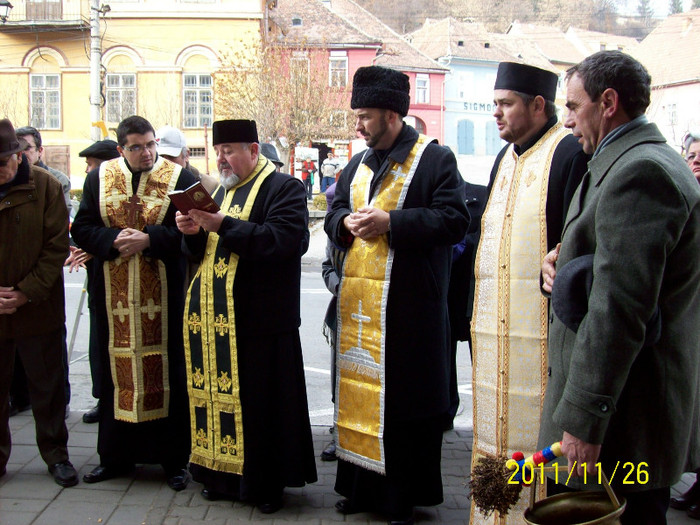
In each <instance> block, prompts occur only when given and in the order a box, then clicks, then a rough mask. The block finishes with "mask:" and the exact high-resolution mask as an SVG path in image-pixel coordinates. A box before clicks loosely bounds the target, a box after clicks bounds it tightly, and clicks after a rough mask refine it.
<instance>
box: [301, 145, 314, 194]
mask: <svg viewBox="0 0 700 525" xmlns="http://www.w3.org/2000/svg"><path fill="white" fill-rule="evenodd" d="M314 173H316V164H314V161H313V160H311V156H310V155H309V156H307V157H306V158H305V159H304V160H303V161H302V163H301V180H302V182H303V183H304V187H305V188H306V198H307V199H309V200H311V199H313V197H314V196H313V188H314Z"/></svg>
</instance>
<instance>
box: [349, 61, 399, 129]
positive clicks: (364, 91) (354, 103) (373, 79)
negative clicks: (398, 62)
mask: <svg viewBox="0 0 700 525" xmlns="http://www.w3.org/2000/svg"><path fill="white" fill-rule="evenodd" d="M410 91H411V85H410V83H409V81H408V76H406V75H405V74H403V73H401V72H400V71H396V70H395V69H388V68H386V67H380V66H368V67H361V68H359V69H358V70H357V71H356V72H355V76H354V77H353V79H352V99H351V100H350V107H351V108H352V109H357V108H382V109H390V110H392V111H396V112H397V113H398V114H399V115H401V116H402V117H405V116H406V115H408V106H409V105H410V103H411V97H410V95H409V93H410Z"/></svg>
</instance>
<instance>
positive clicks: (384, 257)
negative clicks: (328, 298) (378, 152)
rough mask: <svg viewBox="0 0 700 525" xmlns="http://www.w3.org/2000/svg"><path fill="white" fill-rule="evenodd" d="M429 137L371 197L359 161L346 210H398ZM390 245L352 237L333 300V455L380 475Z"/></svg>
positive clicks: (380, 239)
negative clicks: (335, 305)
mask: <svg viewBox="0 0 700 525" xmlns="http://www.w3.org/2000/svg"><path fill="white" fill-rule="evenodd" d="M432 141H433V139H432V138H430V137H426V136H425V135H420V136H419V139H418V141H417V142H416V143H415V145H414V146H413V149H412V150H411V152H410V154H409V156H408V158H407V159H406V161H405V162H404V163H403V164H401V165H398V164H396V163H394V164H392V166H390V168H389V170H388V172H387V174H386V175H385V176H384V179H383V180H382V181H381V183H380V185H379V189H378V191H377V192H376V195H375V196H371V195H370V194H369V192H370V184H371V181H372V178H373V176H374V174H373V173H372V171H371V170H370V169H369V168H368V167H367V166H366V165H365V164H364V163H360V165H359V167H358V168H357V171H356V173H355V177H354V178H353V181H352V184H351V188H350V192H351V203H350V204H351V206H352V210H353V211H355V210H358V209H360V208H362V207H364V206H372V207H375V208H379V209H382V210H384V211H390V210H400V209H402V208H403V203H404V200H405V198H406V193H407V192H408V188H409V186H410V184H411V181H412V180H413V175H414V174H415V172H416V169H417V167H418V163H419V162H420V159H421V156H422V155H423V152H424V151H425V148H426V147H427V145H428V144H429V143H430V142H432ZM393 259H394V250H393V249H391V248H390V247H389V238H388V235H386V234H385V235H381V236H379V237H377V238H374V239H368V240H363V239H360V238H359V237H357V238H355V239H354V241H353V243H352V245H351V246H350V248H349V249H348V252H347V255H346V257H345V263H344V266H343V273H342V275H343V277H342V280H341V283H340V291H339V300H338V334H339V335H338V342H339V345H338V348H339V352H338V358H337V364H336V368H337V373H338V381H337V384H336V404H335V424H336V427H337V436H338V438H337V441H338V442H337V450H336V453H337V455H338V457H340V458H342V459H344V460H346V461H349V462H351V463H354V464H356V465H359V466H361V467H363V468H366V469H369V470H373V471H376V472H379V473H381V474H385V472H386V466H385V458H384V441H383V437H384V395H385V377H386V375H385V365H386V363H385V342H386V341H385V339H386V305H387V300H388V294H389V282H390V277H391V266H392V263H393Z"/></svg>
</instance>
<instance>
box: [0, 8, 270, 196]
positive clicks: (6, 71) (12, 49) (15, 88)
mask: <svg viewBox="0 0 700 525" xmlns="http://www.w3.org/2000/svg"><path fill="white" fill-rule="evenodd" d="M80 3H81V2H79V1H78V0H64V13H67V9H68V7H70V9H71V10H72V11H75V10H76V9H77V7H76V6H77V5H79V4H80ZM82 3H83V4H85V1H84V0H83V2H82ZM111 7H112V11H111V12H109V13H107V14H106V15H105V16H104V18H103V19H101V21H100V24H101V34H102V35H103V37H102V56H103V61H102V65H103V67H104V68H106V69H103V73H135V74H136V97H137V102H136V112H137V114H139V115H142V116H143V117H145V118H147V119H148V120H149V121H150V122H151V124H152V125H153V127H154V128H155V129H158V128H159V127H161V126H163V125H166V124H167V125H171V126H175V127H179V128H180V129H183V126H182V112H183V101H182V89H183V77H182V75H183V72H185V73H199V74H213V73H215V72H216V71H217V69H218V68H219V67H220V57H221V54H222V52H223V51H225V50H226V49H228V48H230V47H234V48H235V47H237V46H243V45H246V44H248V43H249V42H250V41H252V40H259V39H260V21H261V18H262V2H261V1H260V0H221V1H220V2H218V3H216V4H211V5H210V4H200V3H180V2H176V1H164V0H142V2H141V3H139V4H134V3H131V2H129V3H126V4H121V3H116V2H115V3H114V5H112V6H111ZM82 9H83V10H85V6H83V7H82ZM11 20H13V18H11ZM0 49H3V53H2V56H1V57H0V82H2V86H3V89H2V90H0V117H7V118H10V119H11V120H12V122H13V124H14V125H15V126H16V127H19V126H23V125H26V124H28V123H29V121H30V115H29V103H30V99H29V97H30V95H29V78H30V77H29V76H30V74H37V73H58V74H60V82H61V90H60V96H61V128H60V129H58V130H49V129H40V131H41V135H42V139H43V142H44V144H45V145H61V146H68V147H69V148H70V167H69V170H70V176H71V182H72V185H73V187H74V188H81V187H82V184H83V181H84V171H85V162H84V159H82V158H80V157H78V152H80V151H81V150H82V149H84V148H86V147H87V146H89V145H90V144H91V143H92V140H91V139H90V135H91V118H90V115H91V111H90V30H89V27H87V28H84V29H77V28H76V29H73V30H70V31H60V32H51V31H45V32H31V31H30V30H29V28H28V29H27V31H26V32H4V31H2V30H1V29H0ZM213 89H214V90H215V89H216V85H215V84H214V85H213ZM105 90H106V86H103V88H102V93H103V95H104V94H105ZM105 113H106V112H105V108H102V118H103V119H104V118H105ZM216 118H217V117H216V114H214V115H213V119H214V120H215V119H216ZM117 124H118V122H106V125H107V128H108V132H109V135H108V136H109V138H111V139H115V140H116V133H115V131H116V126H117ZM183 131H184V132H185V136H186V137H187V142H188V146H189V147H190V148H192V147H196V148H202V147H205V136H204V130H203V129H202V128H195V129H183ZM208 142H209V144H211V133H210V131H209V133H208ZM209 156H210V159H209V167H210V169H209V170H207V168H206V166H205V165H204V160H203V159H199V158H195V159H192V161H191V162H192V164H193V165H194V166H196V167H197V168H199V169H200V170H202V171H211V170H214V169H215V162H214V159H213V152H212V153H210V155H209Z"/></svg>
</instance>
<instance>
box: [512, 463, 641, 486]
mask: <svg viewBox="0 0 700 525" xmlns="http://www.w3.org/2000/svg"><path fill="white" fill-rule="evenodd" d="M552 466H553V467H557V466H558V465H557V463H553V464H552ZM581 467H583V476H581V478H582V480H583V483H588V481H589V479H590V478H591V477H592V478H593V479H591V481H594V482H597V483H598V484H599V485H602V484H603V468H602V465H601V464H600V463H596V464H595V473H594V474H589V473H588V472H587V470H586V467H587V465H586V463H581ZM647 467H649V464H648V463H646V462H644V461H641V462H639V463H636V464H635V463H632V462H631V461H627V462H625V463H622V464H620V462H619V461H618V462H617V463H616V464H615V468H614V469H613V472H612V474H611V475H610V478H609V480H608V481H609V482H610V483H611V484H612V482H613V479H614V478H615V476H616V475H620V476H622V478H623V479H622V484H623V485H646V484H647V483H649V471H648V470H647ZM521 468H522V473H521V472H520V469H521ZM545 468H546V467H545V465H544V463H540V464H539V465H535V466H533V465H528V464H527V463H525V464H524V465H523V466H522V467H521V466H520V465H518V466H517V468H516V469H515V470H513V473H512V474H511V476H510V478H509V479H508V483H509V484H511V485H518V484H520V479H522V482H523V483H525V484H526V485H529V484H530V483H532V482H533V481H535V477H536V476H538V477H539V479H538V481H539V482H540V483H544V482H545V480H546V479H545ZM618 469H620V470H621V472H618ZM575 470H576V462H574V465H573V468H572V469H571V471H570V472H569V473H568V474H567V476H566V481H565V483H564V485H568V484H569V481H571V478H572V475H573V472H574V471H575ZM538 471H539V472H538ZM563 480H564V478H563V476H561V477H560V474H559V469H558V468H555V469H554V481H555V482H556V483H560V482H561V481H563Z"/></svg>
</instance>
